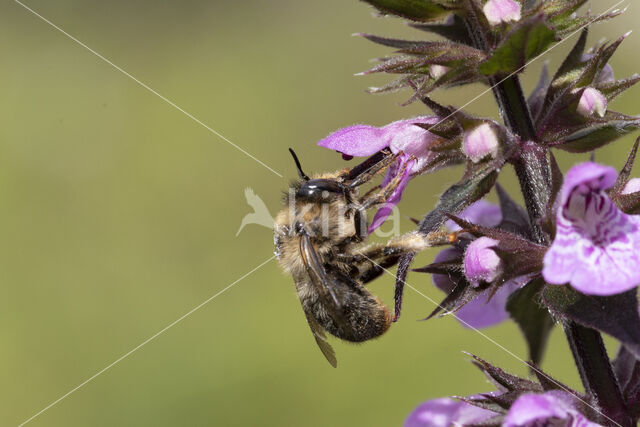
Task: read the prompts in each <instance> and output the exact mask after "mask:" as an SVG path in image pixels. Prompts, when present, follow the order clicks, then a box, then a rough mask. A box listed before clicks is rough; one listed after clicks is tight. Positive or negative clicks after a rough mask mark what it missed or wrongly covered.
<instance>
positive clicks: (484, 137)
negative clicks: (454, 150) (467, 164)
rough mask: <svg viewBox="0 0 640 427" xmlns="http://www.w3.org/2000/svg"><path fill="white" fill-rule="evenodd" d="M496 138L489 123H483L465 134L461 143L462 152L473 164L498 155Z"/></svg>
mask: <svg viewBox="0 0 640 427" xmlns="http://www.w3.org/2000/svg"><path fill="white" fill-rule="evenodd" d="M499 145H500V142H499V141H498V136H497V135H496V133H495V132H494V131H493V129H492V128H491V125H490V124H489V123H483V124H481V125H480V126H477V127H476V128H475V129H472V130H471V131H469V132H467V133H466V134H465V135H464V140H463V141H462V151H464V154H465V155H466V156H467V157H468V158H469V159H471V161H472V162H473V163H478V162H479V161H480V160H482V159H483V158H484V157H486V156H488V155H491V157H494V158H495V157H496V156H497V155H498V146H499Z"/></svg>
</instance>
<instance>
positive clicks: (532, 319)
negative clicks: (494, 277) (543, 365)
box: [507, 279, 555, 365]
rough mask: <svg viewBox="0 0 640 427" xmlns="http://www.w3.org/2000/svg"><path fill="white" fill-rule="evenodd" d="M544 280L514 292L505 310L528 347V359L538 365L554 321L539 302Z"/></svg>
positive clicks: (531, 283) (536, 281)
mask: <svg viewBox="0 0 640 427" xmlns="http://www.w3.org/2000/svg"><path fill="white" fill-rule="evenodd" d="M543 287H544V282H543V281H542V280H540V279H538V280H534V281H532V282H530V283H529V284H528V285H526V286H525V287H523V288H521V289H519V290H517V291H516V292H514V293H513V294H512V295H511V296H510V297H509V300H508V301H507V311H508V312H509V314H510V315H511V318H512V319H513V320H514V321H515V322H516V323H517V324H518V326H519V327H520V330H521V331H522V334H523V335H524V338H525V340H526V341H527V346H528V348H529V359H530V360H531V361H532V362H533V363H534V364H535V365H539V364H540V362H541V361H542V356H543V354H544V350H545V347H546V344H547V340H548V339H549V335H550V334H551V330H552V329H553V326H554V324H555V322H554V321H553V318H552V317H551V315H550V314H549V312H548V311H547V309H546V308H545V307H544V306H543V305H542V304H541V301H540V293H541V291H542V289H543Z"/></svg>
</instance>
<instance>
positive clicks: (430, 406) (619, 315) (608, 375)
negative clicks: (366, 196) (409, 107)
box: [320, 0, 640, 427]
mask: <svg viewBox="0 0 640 427" xmlns="http://www.w3.org/2000/svg"><path fill="white" fill-rule="evenodd" d="M363 1H365V2H367V3H369V4H371V5H373V6H374V7H375V8H376V9H377V10H378V11H379V12H381V13H382V14H386V15H395V16H398V17H401V18H404V19H407V20H409V21H411V26H412V27H414V28H416V29H418V30H422V31H428V32H432V33H436V34H438V35H440V36H443V37H444V38H445V40H440V41H408V40H396V39H389V38H384V37H379V36H373V35H362V36H363V37H365V38H367V39H369V40H371V41H373V42H375V43H379V44H382V45H385V46H389V47H393V48H395V49H397V51H396V53H397V54H398V55H397V56H394V57H387V58H383V59H382V60H381V61H380V64H378V65H376V66H375V67H374V68H372V69H371V70H369V71H367V72H365V73H362V74H369V73H373V72H385V73H389V74H394V75H400V77H399V78H397V79H396V80H395V81H393V82H392V83H390V84H388V85H387V86H384V87H381V88H372V89H371V91H372V92H375V93H380V92H388V91H392V90H399V89H410V90H411V91H412V95H411V98H410V99H409V101H408V102H413V101H422V102H423V103H424V104H425V105H426V106H427V107H428V108H429V109H431V110H432V111H433V113H434V115H433V116H423V117H416V118H413V119H404V120H399V121H395V122H393V123H391V124H389V125H387V126H383V127H373V126H366V125H355V126H351V127H348V128H345V129H343V130H340V131H338V132H335V133H333V134H331V135H329V136H328V137H327V138H325V139H323V140H322V141H321V142H320V145H321V146H323V147H326V148H329V149H333V150H335V151H338V152H340V153H341V154H342V155H343V157H345V159H349V158H351V157H354V156H356V157H357V156H376V155H377V154H376V153H380V152H381V151H380V150H388V151H390V152H392V153H393V154H394V155H396V158H395V163H394V164H393V165H392V167H391V168H390V170H389V172H388V174H387V176H386V177H385V179H383V181H382V184H381V186H382V187H385V186H386V185H389V183H390V182H391V180H393V179H396V180H400V182H401V185H400V186H398V187H397V189H396V191H394V192H393V194H391V196H390V197H389V198H388V200H386V201H387V206H385V207H383V208H382V209H380V210H379V211H378V213H377V214H376V216H375V218H374V220H373V222H372V223H371V225H370V228H369V231H370V232H371V231H374V230H375V229H376V228H377V227H379V226H380V225H381V224H382V223H383V222H384V221H385V220H386V219H387V218H388V215H389V212H390V210H391V208H393V207H395V206H396V205H397V204H398V203H399V202H400V200H401V196H402V193H403V191H405V190H406V189H407V188H409V184H410V182H412V181H413V179H414V178H416V177H418V176H420V175H422V174H425V173H430V172H433V171H436V170H438V169H441V168H444V167H448V166H451V165H455V164H464V165H465V170H464V174H463V176H462V178H461V179H460V181H458V182H457V183H455V184H453V185H452V186H451V187H450V188H449V189H448V190H446V191H445V192H444V193H443V194H442V195H441V196H440V199H439V203H438V204H437V205H436V206H435V208H433V209H432V210H430V211H429V212H428V213H427V214H426V215H425V216H424V217H423V219H422V220H421V221H419V224H418V231H419V232H421V233H425V234H427V233H431V232H434V231H437V230H438V229H443V228H447V229H448V230H450V231H451V232H453V233H454V234H452V236H455V237H454V238H452V240H451V242H450V243H451V247H447V248H446V249H444V250H443V251H441V252H440V254H439V255H438V256H437V257H436V258H435V260H434V262H433V263H432V264H429V265H427V266H425V267H422V268H415V269H413V270H411V263H412V261H413V254H405V255H403V256H402V257H400V258H399V262H398V264H399V267H398V273H397V275H398V277H397V281H396V293H395V297H396V305H395V308H396V313H395V316H396V319H397V318H398V317H399V315H400V308H401V302H402V291H403V286H404V280H405V278H406V275H407V274H408V272H409V271H414V272H420V273H429V274H432V275H433V282H434V284H435V285H436V286H437V287H438V288H439V289H440V290H442V291H443V292H445V294H446V296H445V297H444V299H443V301H442V302H441V303H440V304H439V306H438V307H437V308H436V309H435V310H434V311H433V312H432V313H431V314H430V315H429V316H428V317H427V318H432V317H435V316H437V315H444V314H449V313H456V314H457V318H458V320H459V321H460V322H461V323H462V324H463V325H464V326H466V327H471V328H484V327H489V326H492V325H494V324H497V323H499V322H502V321H504V320H506V319H507V318H509V317H510V318H511V319H512V320H513V321H514V322H516V323H517V324H518V326H519V327H520V329H521V330H522V333H523V336H524V338H525V340H526V342H527V344H528V347H529V356H530V360H531V364H530V367H531V369H532V373H533V374H534V375H535V376H536V379H537V381H532V380H527V379H522V378H518V377H514V376H512V375H510V374H507V373H506V372H504V371H502V370H500V369H499V368H497V367H494V366H492V365H490V364H488V363H487V362H484V361H482V360H481V359H479V358H474V360H475V363H476V364H477V365H478V366H479V367H480V368H481V369H482V370H483V372H485V374H486V375H487V376H489V378H490V379H491V381H492V382H493V383H494V384H496V385H497V386H498V391H497V392H491V393H484V394H479V395H474V396H471V397H466V398H458V399H459V401H455V400H452V399H449V398H446V399H436V400H432V401H429V402H426V403H425V404H423V405H421V406H420V407H419V408H418V409H417V410H416V411H414V413H413V414H412V415H411V416H410V417H409V418H408V420H407V424H406V425H407V426H411V427H413V426H420V427H423V426H426V425H443V426H444V425H450V424H455V425H505V426H529V427H531V426H538V425H556V424H557V425H569V426H597V425H618V426H623V427H627V426H632V425H635V423H636V422H637V421H638V420H639V419H640V410H638V409H637V408H638V407H640V311H639V307H638V299H637V288H638V284H640V270H638V268H637V265H638V263H640V179H638V178H631V176H630V175H631V170H632V167H633V164H634V161H635V156H636V153H637V150H638V146H639V145H640V142H639V141H640V139H639V140H638V141H637V142H636V144H635V145H634V147H633V149H632V150H631V154H630V156H629V159H628V160H627V163H626V164H625V165H624V167H623V169H622V170H621V172H620V173H617V172H616V170H614V169H613V168H611V167H608V166H603V165H599V164H597V163H594V162H585V163H582V164H577V165H574V166H573V167H572V168H571V169H570V170H569V171H568V172H567V173H566V175H564V176H563V173H562V172H561V171H560V169H559V167H558V165H557V164H556V162H555V158H554V156H553V154H552V149H559V150H564V151H567V152H570V153H586V152H592V151H593V150H595V149H597V148H600V147H603V146H604V145H607V144H609V143H611V142H613V141H614V140H616V139H618V138H619V137H620V136H622V135H625V134H628V133H629V132H631V131H634V130H636V129H638V128H640V118H638V117H637V116H629V115H625V114H622V113H617V112H614V111H611V110H609V105H610V102H611V101H612V100H613V99H614V98H615V97H616V96H618V95H619V94H620V93H622V92H624V91H625V90H627V89H629V88H631V87H632V86H633V85H634V84H636V83H638V82H640V75H633V76H631V77H629V78H627V79H622V80H617V79H616V78H615V77H614V73H613V69H612V68H611V66H610V65H609V60H610V58H611V56H612V55H613V54H614V52H615V51H616V49H617V48H618V47H619V46H620V44H621V43H622V41H623V40H624V39H625V38H626V37H627V36H628V34H625V35H623V36H622V37H620V38H619V39H617V40H615V41H613V42H611V43H600V44H598V45H596V46H595V47H593V48H592V49H590V50H585V49H586V43H587V30H586V27H588V26H589V25H591V24H593V23H595V22H600V21H605V20H608V19H611V18H614V17H616V16H618V15H619V14H621V13H622V12H623V11H612V12H609V13H604V14H602V15H599V16H596V17H594V16H591V15H589V14H588V13H587V14H586V15H582V16H581V15H579V13H578V10H579V9H580V7H581V6H583V5H584V4H585V3H586V0H363ZM576 32H580V33H581V34H580V37H579V38H578V40H577V42H576V44H575V46H574V47H573V49H572V50H571V52H570V53H569V55H568V56H567V57H566V59H565V60H564V62H563V63H562V64H560V66H559V67H558V70H557V72H556V73H555V75H553V77H551V78H550V77H549V74H548V72H547V70H546V67H545V69H544V71H543V73H542V76H541V78H540V81H539V83H538V86H537V87H536V89H535V90H534V91H533V93H531V94H530V96H529V97H528V98H527V97H525V94H524V92H523V90H522V87H521V84H520V78H519V74H520V73H522V72H523V71H524V70H525V68H526V66H527V65H528V63H529V62H530V61H531V60H532V59H534V58H536V57H537V56H538V55H540V54H542V53H544V52H545V51H546V50H547V49H548V48H549V46H551V45H552V44H553V43H556V42H558V41H560V40H562V39H564V38H566V37H567V36H569V35H571V34H573V33H576ZM474 82H482V83H485V84H487V85H489V86H490V88H491V91H492V92H493V95H494V98H495V100H496V102H497V105H498V108H499V110H500V113H501V116H502V121H503V124H500V123H497V122H495V121H492V120H490V119H487V118H482V117H474V116H471V115H469V114H467V113H465V112H463V111H461V110H460V109H456V108H455V107H449V106H443V105H439V104H438V103H436V102H435V101H433V100H432V99H431V98H430V93H431V92H432V91H434V90H436V89H440V88H446V87H452V86H461V85H466V84H469V83H474ZM365 163H366V162H365ZM506 164H511V165H512V166H513V167H514V169H515V172H516V175H517V177H518V181H519V184H520V189H521V192H522V194H523V196H524V201H525V206H524V209H523V208H522V207H520V206H518V204H517V203H515V202H514V201H513V200H512V199H511V198H510V197H509V196H508V194H507V193H506V192H505V191H504V190H503V189H502V188H501V187H499V186H498V185H497V184H496V179H497V177H498V174H499V173H500V171H501V170H502V168H503V167H504V166H505V165H506ZM400 171H404V172H403V174H402V175H400ZM494 187H495V190H496V192H497V194H498V196H499V199H500V205H499V206H494V205H491V204H489V203H487V202H486V201H484V200H481V199H482V198H483V197H484V196H485V195H486V194H487V193H488V192H489V191H490V190H491V189H492V188H494ZM416 222H417V221H416ZM556 322H557V323H560V324H561V326H562V327H563V330H564V332H565V334H566V337H567V340H568V343H569V346H570V348H571V351H572V354H573V357H574V360H575V364H576V367H577V370H578V372H579V373H580V377H581V380H582V383H583V385H584V390H585V393H584V394H580V393H578V392H576V391H574V390H571V389H570V388H568V387H567V386H564V385H562V384H561V383H560V382H558V381H557V380H554V379H553V378H551V377H550V376H549V375H547V374H545V373H543V372H542V371H541V370H540V369H539V368H538V367H537V365H538V364H539V363H540V361H541V359H542V356H543V352H544V348H545V344H546V342H547V338H548V336H549V332H550V331H551V329H552V327H553V325H554V324H555V323H556ZM602 332H604V333H607V334H609V335H611V336H613V337H614V338H616V339H617V340H619V341H620V352H619V355H618V358H617V359H616V360H615V361H613V362H612V361H611V360H610V359H609V357H608V355H607V352H606V349H605V347H604V345H603V341H602V336H601V333H602ZM438 423H440V424H438Z"/></svg>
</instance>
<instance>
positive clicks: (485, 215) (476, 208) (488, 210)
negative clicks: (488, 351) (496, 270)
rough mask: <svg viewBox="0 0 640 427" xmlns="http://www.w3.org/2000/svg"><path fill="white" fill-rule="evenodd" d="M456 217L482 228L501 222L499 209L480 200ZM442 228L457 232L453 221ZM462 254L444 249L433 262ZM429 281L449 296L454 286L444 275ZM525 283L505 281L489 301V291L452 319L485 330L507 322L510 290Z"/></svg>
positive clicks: (522, 279) (516, 280) (466, 325)
mask: <svg viewBox="0 0 640 427" xmlns="http://www.w3.org/2000/svg"><path fill="white" fill-rule="evenodd" d="M459 216H460V217H461V218H463V219H465V220H466V221H469V222H471V223H473V224H478V225H482V226H485V227H495V226H496V225H498V224H500V221H502V213H501V211H500V207H499V206H496V205H494V204H492V203H489V202H486V201H484V200H479V201H477V202H475V203H474V204H472V205H471V206H469V207H468V208H467V209H465V210H464V211H463V212H462V213H461V214H460V215H459ZM446 225H447V228H449V229H450V230H451V231H457V230H459V229H460V227H459V226H458V225H457V224H456V223H455V222H453V221H447V224H446ZM478 240H480V239H478ZM472 244H473V243H472ZM489 250H490V249H489ZM491 252H492V253H494V252H493V251H491ZM494 254H495V253H494ZM462 255H463V254H462V251H461V250H460V249H458V248H447V249H444V250H442V251H441V252H440V253H438V255H437V256H436V258H435V259H434V262H436V263H438V262H446V261H451V260H454V259H457V258H460V257H462ZM432 278H433V283H434V284H435V285H436V287H438V289H440V290H441V291H443V292H446V293H450V292H451V291H452V290H453V288H454V286H455V285H456V284H455V281H454V279H453V278H451V277H449V276H446V275H444V274H434V275H433V276H432ZM526 281H527V280H526V278H517V279H514V280H510V281H508V282H507V283H505V284H504V285H502V286H501V287H500V289H498V291H497V292H496V293H495V294H494V295H493V297H491V299H489V296H490V295H491V292H492V290H491V289H487V290H486V291H484V292H483V293H482V294H480V295H478V296H477V297H476V298H475V299H473V300H471V301H469V302H468V303H467V304H465V305H464V306H462V307H461V308H460V309H459V310H458V311H456V313H455V316H456V319H458V321H459V322H460V323H461V324H462V325H463V326H464V327H466V328H475V329H480V328H488V327H490V326H494V325H497V324H498V323H501V322H503V321H504V320H507V319H508V318H509V313H508V312H507V309H506V305H507V299H508V298H509V296H510V295H511V294H512V293H513V292H514V291H516V290H517V289H518V288H520V287H521V286H522V285H524V284H525V283H526Z"/></svg>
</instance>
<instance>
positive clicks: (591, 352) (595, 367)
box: [564, 322, 633, 427]
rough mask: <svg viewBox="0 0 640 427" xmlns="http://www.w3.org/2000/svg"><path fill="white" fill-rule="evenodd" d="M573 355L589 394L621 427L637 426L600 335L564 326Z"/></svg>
mask: <svg viewBox="0 0 640 427" xmlns="http://www.w3.org/2000/svg"><path fill="white" fill-rule="evenodd" d="M564 330H565V334H566V335H567V340H568V341H569V346H570V347H571V352H572V353H573V357H574V359H575V360H576V361H578V362H579V363H578V370H579V371H580V377H581V378H582V382H583V383H584V387H585V390H586V391H587V392H588V393H589V394H591V395H592V396H594V397H595V398H596V402H597V403H598V406H599V407H600V408H601V409H602V410H603V411H604V412H605V414H606V415H607V416H608V417H610V420H608V421H614V422H616V423H618V424H619V425H620V426H624V427H627V426H633V421H632V419H631V417H630V416H629V415H628V410H627V408H626V406H625V404H624V398H623V396H622V393H621V392H620V386H619V385H618V382H617V381H616V379H615V375H614V373H613V370H612V369H611V363H610V362H609V357H608V356H607V350H606V348H605V347H604V342H603V341H602V337H601V336H600V333H599V332H598V331H595V330H593V329H589V328H585V327H584V326H580V325H578V324H577V323H574V322H569V323H568V324H566V325H565V326H564Z"/></svg>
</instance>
